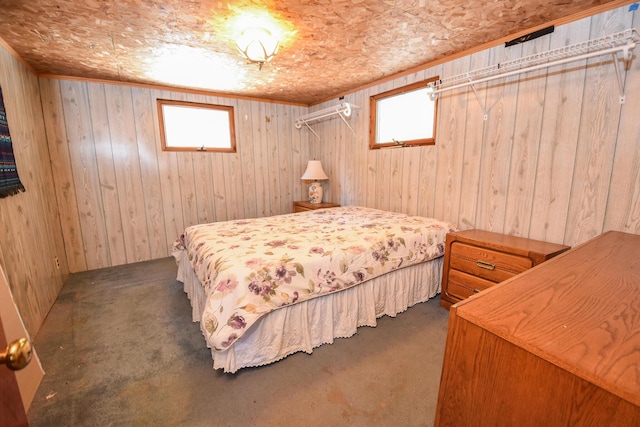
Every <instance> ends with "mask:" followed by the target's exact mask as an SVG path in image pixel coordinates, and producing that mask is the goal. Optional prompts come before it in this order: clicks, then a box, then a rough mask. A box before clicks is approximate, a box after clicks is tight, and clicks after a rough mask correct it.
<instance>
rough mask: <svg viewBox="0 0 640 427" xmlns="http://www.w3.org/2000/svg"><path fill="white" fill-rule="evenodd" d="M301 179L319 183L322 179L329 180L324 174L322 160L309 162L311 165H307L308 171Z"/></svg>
mask: <svg viewBox="0 0 640 427" xmlns="http://www.w3.org/2000/svg"><path fill="white" fill-rule="evenodd" d="M300 179H305V180H308V181H318V180H321V179H329V177H328V176H327V174H326V173H324V170H323V169H322V164H321V163H320V160H309V163H307V170H306V171H304V174H303V175H302V177H301V178H300Z"/></svg>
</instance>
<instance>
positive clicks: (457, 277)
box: [447, 270, 495, 300]
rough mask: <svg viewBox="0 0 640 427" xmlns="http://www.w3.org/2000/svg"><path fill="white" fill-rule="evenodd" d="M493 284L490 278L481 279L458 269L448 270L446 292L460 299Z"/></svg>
mask: <svg viewBox="0 0 640 427" xmlns="http://www.w3.org/2000/svg"><path fill="white" fill-rule="evenodd" d="M493 285H495V283H494V282H492V281H490V280H485V279H481V278H480V277H476V276H472V275H470V274H467V273H463V272H461V271H458V270H451V271H450V272H449V284H448V286H447V294H448V296H451V297H454V298H458V299H461V300H462V299H465V298H468V297H470V296H471V295H473V294H476V293H478V292H480V291H482V290H485V289H487V288H489V287H491V286H493Z"/></svg>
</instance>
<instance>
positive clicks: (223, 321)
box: [173, 206, 455, 350]
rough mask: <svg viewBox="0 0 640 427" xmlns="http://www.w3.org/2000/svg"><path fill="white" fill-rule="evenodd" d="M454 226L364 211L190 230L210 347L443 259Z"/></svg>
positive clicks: (182, 241) (183, 242)
mask: <svg viewBox="0 0 640 427" xmlns="http://www.w3.org/2000/svg"><path fill="white" fill-rule="evenodd" d="M450 231H455V227H454V226H453V225H452V224H450V223H448V222H444V221H440V220H436V219H433V218H425V217H419V216H410V215H405V214H398V213H393V212H387V211H382V210H377V209H370V208H364V207H358V206H349V207H340V208H332V209H319V210H314V211H307V212H301V213H295V214H286V215H277V216H272V217H266V218H255V219H248V220H235V221H225V222H218V223H212V224H199V225H194V226H191V227H188V228H187V229H186V230H185V231H184V234H183V235H181V236H180V238H179V239H178V240H177V241H176V242H175V243H174V245H173V254H174V256H176V259H179V255H180V251H182V250H186V251H188V254H189V261H190V263H191V266H192V267H193V269H194V271H195V272H196V275H197V277H198V279H199V280H200V283H202V285H203V286H204V289H205V293H206V295H207V303H206V307H205V309H204V312H203V315H202V319H201V322H202V325H203V326H204V328H203V330H204V331H205V335H206V339H207V342H208V344H209V345H210V346H211V347H212V348H214V349H217V350H224V349H226V348H227V347H229V346H230V345H231V344H232V343H233V342H234V341H236V340H237V339H238V338H240V337H241V336H242V334H243V333H244V332H245V331H246V330H248V329H249V327H250V326H251V325H252V324H253V323H255V322H256V321H257V320H258V319H259V318H260V317H261V316H263V315H265V314H267V313H269V312H270V311H272V310H276V309H277V308H279V307H283V306H286V305H289V304H294V303H296V302H301V301H305V300H308V299H311V298H315V297H318V296H321V295H325V294H328V293H332V292H337V291H340V290H342V289H346V288H349V287H351V286H354V285H357V284H359V283H362V282H364V281H366V280H369V279H372V278H374V277H377V276H380V275H382V274H384V273H387V272H389V271H392V270H396V269H398V268H402V267H406V266H409V265H413V264H417V263H421V262H425V261H429V260H431V259H434V258H437V257H440V256H442V255H443V254H444V242H445V236H446V234H447V233H448V232H450Z"/></svg>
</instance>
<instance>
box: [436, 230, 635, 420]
mask: <svg viewBox="0 0 640 427" xmlns="http://www.w3.org/2000/svg"><path fill="white" fill-rule="evenodd" d="M435 425H436V426H499V425H505V426H506V425H508V426H511V425H513V426H516V425H517V426H536V427H537V426H597V427H600V426H616V427H620V426H640V235H634V234H626V233H620V232H607V233H604V234H602V235H600V236H598V237H596V238H594V239H592V240H590V241H589V242H587V243H584V244H582V245H580V246H578V247H576V248H574V249H572V250H570V251H567V252H565V253H563V254H562V255H560V256H558V257H556V258H554V259H551V260H549V261H547V262H545V263H544V264H542V265H540V266H538V267H536V268H533V269H530V270H528V271H525V272H524V273H522V274H520V275H518V276H516V277H514V278H512V279H509V280H507V281H505V282H502V283H500V284H498V285H495V286H493V287H491V288H490V289H487V290H486V291H484V292H482V293H480V294H477V295H474V296H472V297H470V298H468V299H466V300H464V301H462V302H460V303H458V304H456V305H455V306H453V307H451V313H450V318H449V329H448V333H447V343H446V349H445V355H444V363H443V370H442V377H441V383H440V392H439V396H438V406H437V410H436V420H435Z"/></svg>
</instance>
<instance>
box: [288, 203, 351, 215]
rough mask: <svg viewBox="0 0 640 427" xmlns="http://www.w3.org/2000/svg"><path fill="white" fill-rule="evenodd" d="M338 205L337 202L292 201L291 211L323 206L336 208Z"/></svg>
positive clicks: (322, 207) (309, 209)
mask: <svg viewBox="0 0 640 427" xmlns="http://www.w3.org/2000/svg"><path fill="white" fill-rule="evenodd" d="M337 207H340V205H339V204H337V203H309V202H293V213H296V212H304V211H313V210H316V209H324V208H337Z"/></svg>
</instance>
